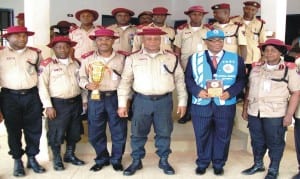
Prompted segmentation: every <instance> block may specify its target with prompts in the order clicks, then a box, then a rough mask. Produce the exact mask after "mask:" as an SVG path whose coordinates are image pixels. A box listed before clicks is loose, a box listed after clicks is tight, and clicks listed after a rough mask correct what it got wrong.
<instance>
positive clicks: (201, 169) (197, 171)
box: [196, 167, 206, 175]
mask: <svg viewBox="0 0 300 179" xmlns="http://www.w3.org/2000/svg"><path fill="white" fill-rule="evenodd" d="M205 172H206V168H201V167H197V168H196V174H197V175H203V174H204V173H205Z"/></svg>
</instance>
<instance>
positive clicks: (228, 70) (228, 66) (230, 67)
mask: <svg viewBox="0 0 300 179" xmlns="http://www.w3.org/2000/svg"><path fill="white" fill-rule="evenodd" d="M223 70H224V71H225V73H232V72H233V70H234V67H233V65H231V64H225V65H224V66H223Z"/></svg>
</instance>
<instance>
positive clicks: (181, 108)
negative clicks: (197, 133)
mask: <svg viewBox="0 0 300 179" xmlns="http://www.w3.org/2000/svg"><path fill="white" fill-rule="evenodd" d="M185 113H186V106H178V107H177V114H179V115H180V118H182V117H183V116H184V115H185Z"/></svg>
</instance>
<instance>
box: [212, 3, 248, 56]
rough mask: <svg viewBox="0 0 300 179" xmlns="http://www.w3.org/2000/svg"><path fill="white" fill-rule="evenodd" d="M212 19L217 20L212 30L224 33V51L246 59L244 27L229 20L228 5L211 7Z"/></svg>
mask: <svg viewBox="0 0 300 179" xmlns="http://www.w3.org/2000/svg"><path fill="white" fill-rule="evenodd" d="M211 9H212V10H213V15H214V18H215V19H216V20H217V22H215V23H214V24H213V28H214V29H219V30H222V31H223V32H224V33H225V39H224V49H225V50H227V51H230V52H234V53H238V54H239V55H240V56H241V57H243V58H244V59H246V57H247V48H246V45H247V39H246V37H245V27H244V26H242V25H241V24H236V23H234V22H233V21H232V20H230V17H229V16H230V5H229V4H226V3H222V4H216V5H213V6H212V7H211Z"/></svg>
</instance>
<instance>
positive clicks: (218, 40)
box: [206, 38, 224, 43]
mask: <svg viewBox="0 0 300 179" xmlns="http://www.w3.org/2000/svg"><path fill="white" fill-rule="evenodd" d="M206 40H207V41H210V42H214V43H215V42H223V41H224V39H220V38H212V39H206Z"/></svg>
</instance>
